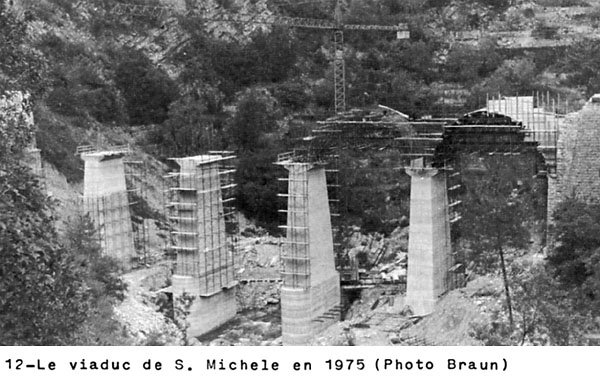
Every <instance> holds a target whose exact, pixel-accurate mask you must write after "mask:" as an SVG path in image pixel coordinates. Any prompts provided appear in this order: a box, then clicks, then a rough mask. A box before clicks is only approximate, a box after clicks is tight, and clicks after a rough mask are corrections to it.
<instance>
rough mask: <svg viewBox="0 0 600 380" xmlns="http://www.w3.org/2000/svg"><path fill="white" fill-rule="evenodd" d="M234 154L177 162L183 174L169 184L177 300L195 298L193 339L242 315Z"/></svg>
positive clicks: (190, 321) (190, 325) (191, 321)
mask: <svg viewBox="0 0 600 380" xmlns="http://www.w3.org/2000/svg"><path fill="white" fill-rule="evenodd" d="M234 158H235V156H233V155H232V154H231V152H210V153H209V154H207V155H199V156H192V157H183V158H173V159H172V160H173V161H175V162H176V163H177V164H178V166H179V169H180V170H179V171H178V172H173V173H170V174H169V175H168V176H167V178H166V180H167V181H169V183H170V185H169V186H170V187H169V189H168V190H167V194H166V195H167V199H166V204H165V206H166V209H167V218H168V219H169V221H170V222H171V224H172V226H173V228H172V231H171V235H172V238H171V239H170V240H171V242H172V245H171V246H170V247H169V248H170V250H171V251H172V252H174V253H175V254H176V257H175V270H174V274H173V281H172V283H173V286H172V291H173V297H174V300H175V302H178V301H177V298H178V297H181V296H183V295H184V294H187V295H188V296H191V297H193V301H192V304H191V307H190V310H189V311H190V314H189V316H188V331H187V333H188V335H190V336H199V335H202V334H204V333H207V332H209V331H211V330H213V329H214V328H216V327H218V326H220V325H222V324H223V323H225V322H227V321H228V320H229V319H231V318H233V317H234V316H235V314H236V302H235V287H236V285H237V281H236V278H235V260H234V259H235V252H236V249H237V241H236V239H237V213H236V212H235V209H234V197H233V190H234V187H235V184H234V183H233V178H234V177H233V174H234V173H235V169H234V167H233V165H232V160H233V159H234Z"/></svg>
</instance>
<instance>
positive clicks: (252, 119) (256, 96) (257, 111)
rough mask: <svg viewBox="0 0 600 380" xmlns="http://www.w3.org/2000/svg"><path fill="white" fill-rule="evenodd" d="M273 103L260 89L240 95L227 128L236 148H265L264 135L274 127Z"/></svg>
mask: <svg viewBox="0 0 600 380" xmlns="http://www.w3.org/2000/svg"><path fill="white" fill-rule="evenodd" d="M274 103H275V101H274V99H273V98H271V96H270V95H269V94H267V93H265V92H262V91H260V90H250V91H248V92H247V93H245V94H244V95H242V97H241V98H240V100H239V101H238V104H237V111H236V113H235V116H234V117H233V119H232V120H231V123H230V125H229V128H228V135H229V138H230V140H231V141H233V143H234V145H235V147H236V148H237V149H238V150H240V151H244V152H256V151H258V150H261V149H263V148H265V146H266V145H267V144H268V141H267V140H266V136H265V135H266V134H267V133H268V132H272V131H274V130H275V127H276V124H275V116H274V111H275V109H274V106H275V104H274Z"/></svg>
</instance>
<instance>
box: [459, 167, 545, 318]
mask: <svg viewBox="0 0 600 380" xmlns="http://www.w3.org/2000/svg"><path fill="white" fill-rule="evenodd" d="M471 157H472V156H471ZM515 157H516V158H515ZM461 160H462V161H461V165H462V167H463V182H464V185H465V188H466V191H465V194H464V198H463V204H464V205H465V206H464V208H463V211H462V213H463V218H462V221H461V225H460V234H461V237H462V238H463V239H464V240H465V241H466V242H467V245H468V247H469V250H470V252H471V254H470V257H469V258H470V259H471V260H473V261H474V262H475V263H476V264H478V266H479V267H480V268H483V269H491V268H494V266H495V265H496V264H497V262H498V259H499V261H500V269H501V273H502V279H503V283H504V291H505V295H506V304H507V308H508V313H509V321H510V325H511V326H513V310H512V300H511V294H510V284H509V277H508V273H507V257H506V256H507V253H508V252H509V251H510V250H512V249H524V248H526V247H527V246H528V244H529V237H530V233H529V227H530V222H531V218H532V215H533V202H532V199H533V196H534V191H535V188H534V186H533V184H532V182H531V181H532V179H531V178H532V176H533V174H534V173H533V170H532V165H531V161H529V160H527V159H524V155H520V156H504V155H490V156H487V157H485V158H483V157H482V158H480V159H478V160H477V161H475V162H469V161H468V159H467V156H465V155H463V156H461ZM469 166H470V167H474V166H479V169H480V170H470V171H469V170H468V168H469Z"/></svg>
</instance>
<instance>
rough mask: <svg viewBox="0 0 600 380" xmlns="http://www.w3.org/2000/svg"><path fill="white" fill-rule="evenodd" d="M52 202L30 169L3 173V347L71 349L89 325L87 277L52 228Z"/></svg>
mask: <svg viewBox="0 0 600 380" xmlns="http://www.w3.org/2000/svg"><path fill="white" fill-rule="evenodd" d="M51 210H52V202H51V201H50V200H49V199H48V198H46V197H45V195H44V194H43V193H42V192H41V191H40V189H39V185H38V183H37V179H36V178H35V177H34V176H33V174H32V173H31V172H30V170H29V169H28V168H24V167H22V166H20V165H19V164H18V163H16V162H14V161H13V162H5V163H4V165H3V167H2V170H1V171H0V257H1V260H0V342H2V344H7V345H17V344H18V345H21V344H26V345H39V344H43V345H53V344H69V342H71V341H72V339H73V338H74V334H75V331H76V330H77V328H78V327H79V326H80V325H81V324H82V323H83V322H84V321H85V320H86V317H87V315H88V314H87V313H88V310H89V309H88V299H89V298H88V294H87V291H86V285H85V283H84V281H83V280H82V273H81V271H80V268H78V266H77V264H76V263H75V262H74V261H73V260H72V258H71V257H70V255H69V254H68V252H67V251H66V250H65V248H64V247H63V246H62V245H61V244H60V241H59V238H58V235H57V233H56V231H55V229H54V228H53V223H54V221H53V219H52V216H51Z"/></svg>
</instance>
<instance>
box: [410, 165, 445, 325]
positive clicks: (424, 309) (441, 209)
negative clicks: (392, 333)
mask: <svg viewBox="0 0 600 380" xmlns="http://www.w3.org/2000/svg"><path fill="white" fill-rule="evenodd" d="M406 172H407V173H408V174H409V175H410V176H411V189H410V227H409V235H408V269H407V289H406V305H408V306H410V307H411V309H412V311H413V313H414V314H415V315H425V314H430V313H431V312H433V309H434V307H435V304H436V302H437V300H438V298H439V297H440V296H441V295H442V294H444V293H445V292H446V291H447V290H448V289H447V288H446V287H447V284H448V282H447V276H448V271H449V269H450V267H449V263H450V254H451V242H450V220H449V213H448V195H447V187H446V174H445V172H444V171H443V170H439V169H435V168H427V167H422V168H410V169H406Z"/></svg>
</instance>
